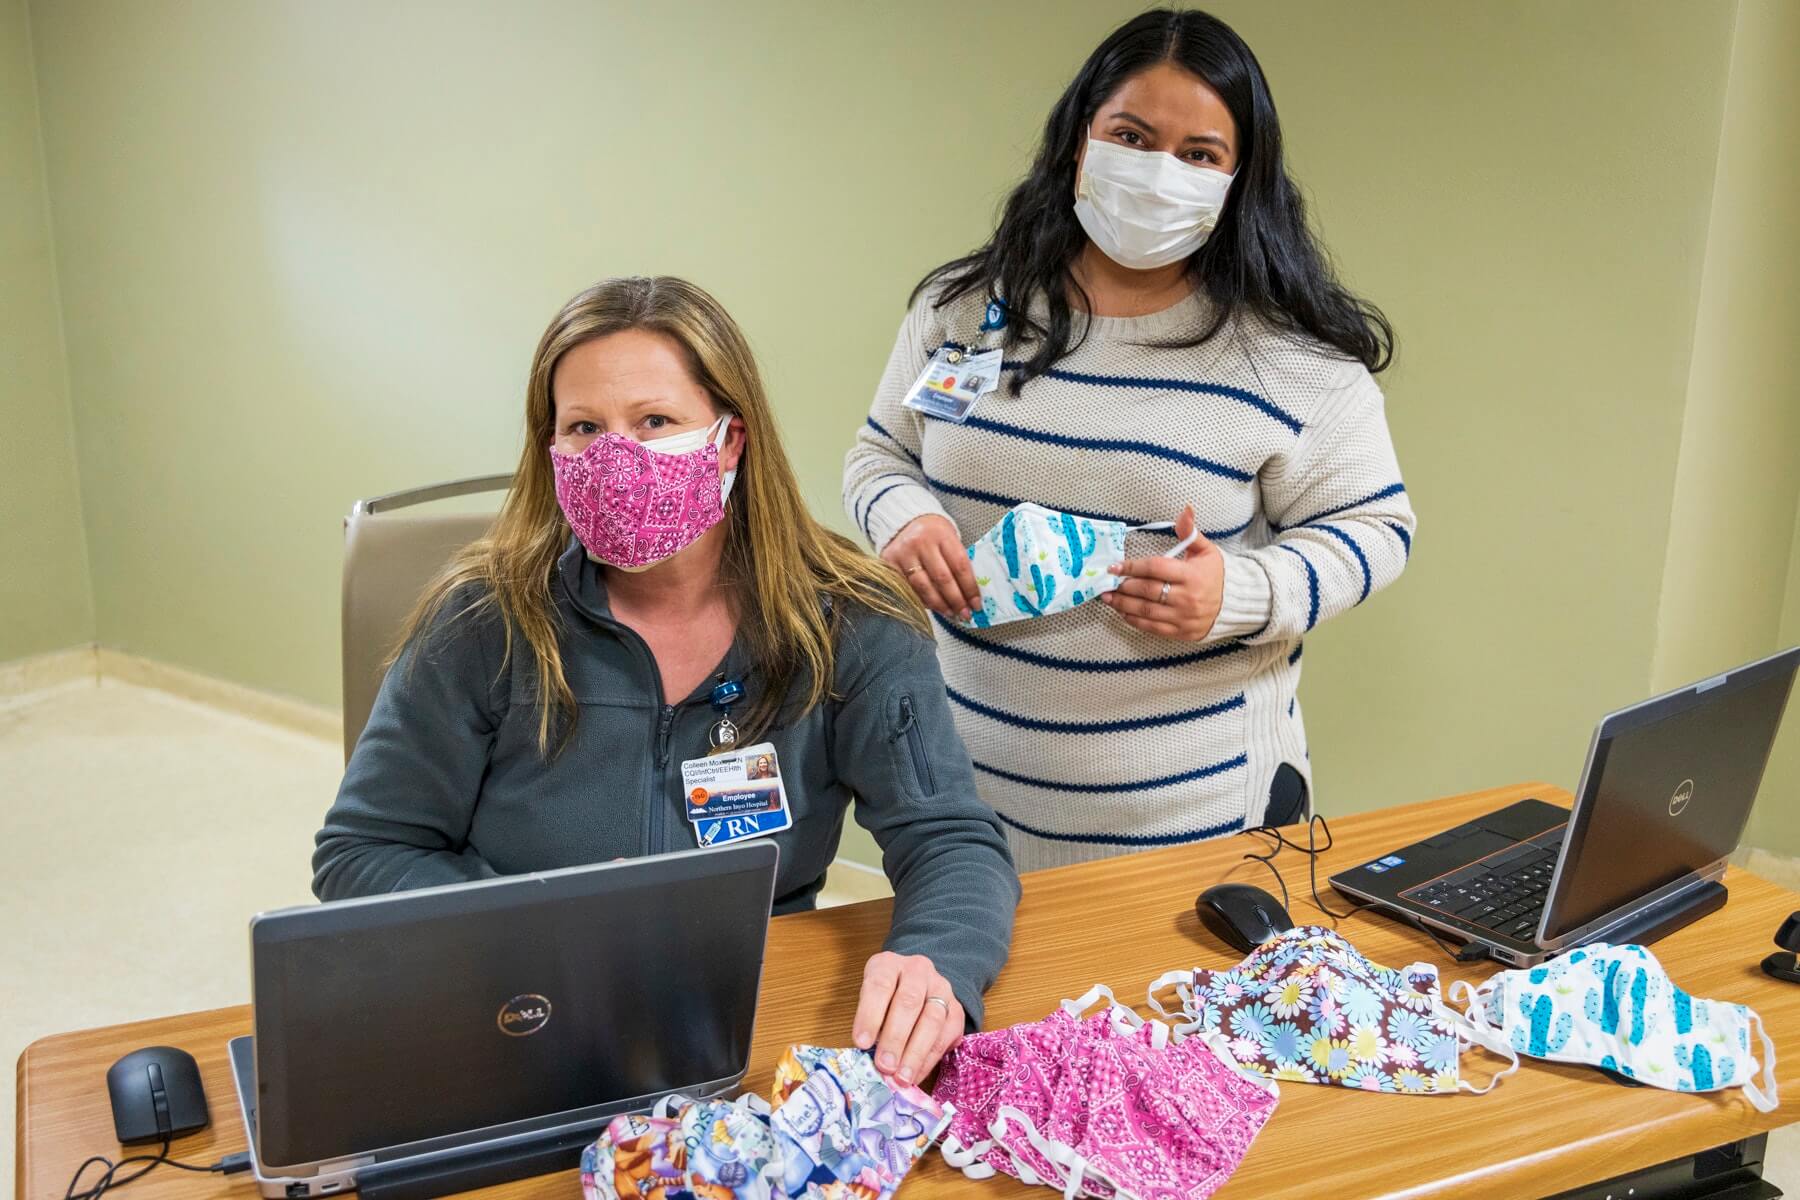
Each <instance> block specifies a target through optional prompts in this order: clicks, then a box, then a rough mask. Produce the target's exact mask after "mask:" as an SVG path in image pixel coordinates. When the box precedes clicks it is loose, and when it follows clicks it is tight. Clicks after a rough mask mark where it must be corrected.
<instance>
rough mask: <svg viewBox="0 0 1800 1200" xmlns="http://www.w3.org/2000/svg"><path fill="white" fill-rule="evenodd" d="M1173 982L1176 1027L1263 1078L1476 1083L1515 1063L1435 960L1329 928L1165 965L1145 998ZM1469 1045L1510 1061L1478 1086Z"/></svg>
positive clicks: (1470, 1088) (1364, 1085)
mask: <svg viewBox="0 0 1800 1200" xmlns="http://www.w3.org/2000/svg"><path fill="white" fill-rule="evenodd" d="M1170 987H1173V988H1174V989H1175V992H1176V995H1177V996H1179V997H1180V1012H1181V1014H1182V1015H1185V1017H1186V1021H1185V1022H1184V1023H1181V1024H1178V1025H1176V1026H1175V1035H1176V1036H1177V1037H1184V1036H1188V1035H1191V1034H1195V1033H1200V1034H1206V1035H1209V1036H1217V1037H1222V1038H1224V1039H1225V1044H1226V1045H1227V1046H1228V1047H1229V1048H1230V1050H1231V1054H1232V1057H1234V1058H1236V1059H1237V1061H1238V1062H1239V1063H1241V1064H1243V1065H1244V1067H1245V1068H1246V1069H1247V1070H1251V1071H1254V1072H1256V1073H1257V1074H1259V1075H1262V1076H1265V1077H1267V1078H1270V1079H1280V1080H1289V1079H1291V1080H1294V1081H1296V1082H1299V1083H1325V1084H1337V1085H1339V1086H1341V1087H1348V1088H1357V1089H1359V1090H1361V1091H1365V1092H1393V1093H1438V1094H1449V1095H1454V1094H1455V1093H1457V1092H1458V1091H1466V1092H1473V1093H1476V1094H1477V1095H1479V1094H1481V1093H1483V1092H1486V1091H1488V1090H1489V1089H1490V1088H1492V1087H1493V1086H1494V1085H1495V1084H1496V1083H1498V1082H1500V1080H1501V1079H1502V1078H1503V1077H1505V1076H1507V1075H1510V1074H1511V1073H1512V1072H1514V1071H1516V1070H1518V1068H1519V1056H1518V1054H1517V1053H1516V1052H1515V1051H1514V1050H1513V1048H1512V1047H1511V1046H1510V1045H1509V1044H1508V1043H1507V1042H1506V1040H1505V1038H1503V1037H1502V1036H1500V1035H1499V1034H1497V1033H1495V1032H1493V1031H1492V1030H1489V1029H1485V1028H1483V1027H1481V1026H1480V1025H1478V1024H1476V1023H1475V1022H1472V1021H1470V1020H1469V1019H1468V1018H1467V1017H1466V1016H1464V1015H1463V1014H1462V1013H1459V1012H1457V1011H1456V1010H1454V1009H1452V1008H1450V1007H1449V1006H1448V1005H1446V1004H1445V1003H1444V1001H1443V998H1442V996H1441V995H1440V994H1439V989H1438V973H1437V968H1436V967H1434V966H1432V965H1431V964H1430V963H1414V964H1412V965H1411V966H1409V967H1404V968H1402V969H1400V970H1394V969H1392V968H1390V967H1383V966H1378V965H1377V964H1375V963H1372V962H1370V961H1369V960H1368V959H1367V958H1365V957H1363V955H1362V953H1361V952H1360V951H1359V950H1357V948H1356V947H1355V946H1352V945H1351V944H1350V943H1349V942H1348V941H1347V940H1345V939H1344V937H1343V936H1342V935H1341V934H1339V933H1337V932H1336V931H1335V930H1331V929H1325V928H1323V927H1320V926H1316V925H1308V926H1301V927H1299V928H1296V929H1289V930H1287V931H1285V932H1283V933H1279V934H1276V935H1275V936H1274V937H1271V938H1269V939H1268V940H1267V941H1265V942H1264V943H1263V944H1262V945H1260V946H1258V947H1257V948H1256V949H1255V950H1252V951H1251V952H1250V954H1249V956H1248V957H1246V958H1245V959H1244V961H1243V962H1241V963H1239V964H1238V965H1237V966H1235V967H1232V968H1231V969H1229V970H1224V971H1210V970H1206V969H1204V968H1195V969H1194V970H1192V971H1172V972H1170V973H1169V974H1167V975H1164V976H1163V977H1162V978H1160V979H1158V980H1157V981H1156V982H1155V983H1153V984H1151V985H1150V995H1149V1003H1150V1006H1151V1007H1152V1008H1154V1009H1155V1010H1156V1011H1157V1012H1159V1013H1163V1012H1164V1008H1163V1004H1162V1000H1161V999H1159V994H1160V993H1163V992H1165V991H1167V990H1168V989H1169V988H1170ZM1165 1015H1167V1014H1166V1013H1165ZM1472 1045H1479V1046H1482V1047H1484V1048H1486V1049H1488V1050H1490V1051H1492V1052H1493V1053H1495V1054H1498V1055H1500V1056H1501V1057H1503V1058H1505V1059H1506V1060H1507V1061H1508V1062H1509V1063H1511V1065H1510V1066H1508V1067H1507V1068H1506V1069H1505V1070H1504V1071H1501V1072H1499V1073H1498V1074H1496V1075H1495V1076H1494V1077H1493V1078H1491V1079H1490V1080H1488V1082H1487V1083H1486V1084H1485V1085H1484V1086H1482V1087H1479V1088H1478V1087H1475V1086H1474V1085H1473V1084H1471V1083H1470V1082H1469V1081H1468V1080H1466V1079H1464V1078H1463V1077H1462V1074H1461V1061H1462V1056H1463V1053H1464V1051H1465V1050H1467V1049H1468V1048H1469V1047H1470V1046H1472Z"/></svg>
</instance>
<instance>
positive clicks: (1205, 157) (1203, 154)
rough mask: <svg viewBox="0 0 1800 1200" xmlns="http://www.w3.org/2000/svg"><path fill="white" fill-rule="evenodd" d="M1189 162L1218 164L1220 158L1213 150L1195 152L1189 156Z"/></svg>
mask: <svg viewBox="0 0 1800 1200" xmlns="http://www.w3.org/2000/svg"><path fill="white" fill-rule="evenodd" d="M1188 160H1189V161H1190V162H1197V163H1216V162H1218V161H1219V159H1218V156H1217V155H1215V154H1214V153H1213V152H1212V151H1211V150H1195V151H1193V152H1191V153H1190V154H1189V155H1188Z"/></svg>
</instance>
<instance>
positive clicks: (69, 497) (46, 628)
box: [0, 0, 94, 662]
mask: <svg viewBox="0 0 1800 1200" xmlns="http://www.w3.org/2000/svg"><path fill="white" fill-rule="evenodd" d="M93 640H94V608H93V597H92V594H91V592H90V591H89V587H88V567H87V544H86V542H85V540H84V539H83V536H82V529H81V494H80V490H79V487H78V485H77V483H76V472H75V445H74V435H73V432H72V430H71V427H70V421H69V395H68V377H67V374H66V371H65V366H64V358H63V346H62V324H61V319H60V316H59V314H58V311H57V297H56V272H55V266H54V260H53V255H52V253H51V242H50V211H49V207H48V205H47V203H46V196H45V193H44V165H43V146H42V145H41V143H40V141H39V137H38V117H37V89H36V86H35V83H34V80H33V77H32V66H31V32H30V18H29V14H28V12H27V11H26V7H25V3H24V0H0V662H5V661H6V660H8V659H14V658H24V657H27V656H29V655H33V654H42V653H44V652H46V651H51V650H61V649H66V648H68V647H70V646H75V645H78V644H81V643H84V642H92V641H93Z"/></svg>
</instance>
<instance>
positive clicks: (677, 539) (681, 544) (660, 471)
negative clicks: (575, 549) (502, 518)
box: [550, 433, 725, 567]
mask: <svg viewBox="0 0 1800 1200" xmlns="http://www.w3.org/2000/svg"><path fill="white" fill-rule="evenodd" d="M550 465H551V468H552V469H553V470H554V471H555V473H556V502H557V503H558V504H560V505H561V506H562V510H563V516H565V517H567V518H568V519H569V527H570V528H571V529H573V530H574V531H575V536H576V537H577V538H579V539H581V544H582V545H583V546H585V547H587V552H588V553H589V554H591V555H593V556H594V557H595V558H597V559H599V560H600V561H601V562H603V563H609V564H611V565H612V566H615V567H646V566H649V565H650V564H652V563H657V562H661V561H662V560H663V559H665V558H668V557H669V556H670V555H672V554H675V553H676V552H677V551H680V550H683V549H685V548H686V547H687V546H688V545H689V544H691V543H692V542H693V541H694V539H695V538H698V537H699V536H700V535H701V534H703V533H705V532H706V531H707V530H709V529H711V528H712V527H713V526H714V525H717V524H718V523H719V521H720V519H721V518H722V517H724V515H725V505H724V500H723V499H722V497H721V494H720V485H719V448H718V447H717V446H715V445H713V444H712V442H711V441H710V440H709V441H708V442H707V444H706V445H704V446H702V447H701V448H700V449H698V450H692V451H689V452H688V453H686V454H664V453H659V452H657V451H655V450H651V449H649V448H648V447H647V446H645V445H644V444H643V443H641V442H636V441H633V440H632V439H630V438H628V437H625V436H623V435H621V434H617V433H603V434H601V435H600V436H599V437H597V438H595V439H594V440H593V441H591V442H589V443H588V444H587V446H586V447H585V448H584V449H583V450H582V451H581V453H580V454H561V453H558V452H557V451H556V449H555V448H552V449H551V451H550Z"/></svg>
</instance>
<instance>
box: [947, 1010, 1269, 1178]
mask: <svg viewBox="0 0 1800 1200" xmlns="http://www.w3.org/2000/svg"><path fill="white" fill-rule="evenodd" d="M1101 999H1104V1000H1105V1001H1106V1003H1105V1005H1104V1007H1102V1008H1101V1009H1100V1010H1099V1011H1096V1012H1094V1013H1092V1014H1089V1015H1085V1016H1084V1015H1083V1013H1084V1012H1085V1010H1086V1009H1087V1008H1089V1007H1090V1006H1091V1005H1093V1004H1094V1002H1095V1001H1097V1000H1101ZM933 1094H934V1095H935V1096H936V1098H937V1099H938V1100H940V1101H941V1102H943V1103H944V1104H945V1107H946V1108H949V1109H952V1110H953V1113H952V1117H951V1123H950V1128H949V1130H948V1131H947V1132H946V1134H945V1139H944V1146H943V1155H944V1160H945V1162H947V1163H949V1164H950V1165H951V1166H954V1167H958V1168H960V1169H961V1170H962V1172H963V1173H964V1174H965V1175H967V1176H969V1177H971V1178H975V1179H984V1178H988V1177H990V1176H992V1175H994V1174H995V1173H1003V1174H1007V1175H1012V1176H1014V1177H1015V1178H1017V1179H1019V1180H1020V1181H1021V1182H1024V1183H1028V1184H1044V1185H1047V1186H1051V1187H1055V1188H1058V1189H1060V1190H1061V1191H1062V1193H1063V1194H1064V1195H1065V1196H1068V1197H1074V1196H1077V1195H1082V1196H1093V1197H1099V1198H1101V1200H1151V1198H1155V1200H1163V1198H1165V1197H1182V1198H1183V1200H1203V1198H1204V1197H1207V1196H1210V1195H1211V1194H1212V1193H1213V1192H1215V1191H1217V1190H1218V1189H1219V1188H1220V1187H1221V1186H1223V1184H1224V1183H1225V1181H1226V1180H1227V1179H1229V1178H1230V1177H1231V1175H1232V1173H1233V1172H1234V1171H1235V1170H1236V1169H1237V1167H1238V1165H1239V1164H1240V1163H1241V1162H1242V1161H1243V1159H1244V1156H1245V1155H1246V1154H1247V1153H1248V1152H1249V1149H1250V1144H1251V1142H1252V1141H1253V1140H1254V1139H1255V1138H1256V1135H1257V1133H1258V1132H1260V1131H1261V1129H1262V1127H1263V1126H1264V1125H1265V1124H1266V1123H1267V1122H1268V1119H1269V1116H1270V1115H1271V1114H1272V1113H1273V1112H1274V1110H1275V1105H1276V1102H1277V1100H1278V1098H1279V1093H1278V1092H1277V1090H1276V1087H1275V1085H1274V1084H1273V1083H1269V1082H1266V1081H1263V1080H1259V1079H1253V1078H1251V1077H1250V1076H1248V1075H1246V1074H1244V1073H1243V1072H1242V1071H1241V1070H1239V1068H1238V1065H1237V1063H1235V1062H1234V1061H1233V1060H1232V1058H1231V1056H1230V1054H1229V1053H1228V1052H1226V1051H1225V1049H1224V1048H1223V1045H1222V1044H1220V1043H1219V1042H1218V1041H1217V1040H1216V1039H1205V1038H1193V1039H1190V1040H1188V1041H1186V1042H1184V1043H1180V1044H1177V1043H1175V1042H1174V1041H1173V1040H1172V1039H1171V1037H1170V1032H1169V1029H1168V1027H1167V1026H1166V1025H1164V1024H1162V1023H1161V1022H1159V1021H1145V1020H1144V1019H1143V1018H1142V1017H1139V1016H1138V1015H1137V1014H1136V1013H1133V1012H1132V1011H1131V1010H1130V1009H1127V1008H1125V1007H1123V1006H1122V1005H1119V1004H1117V1003H1115V1002H1114V1001H1113V998H1112V993H1111V992H1110V991H1108V990H1106V989H1105V988H1103V987H1097V988H1095V989H1093V990H1092V991H1090V992H1089V993H1088V994H1087V995H1086V996H1084V997H1082V998H1081V999H1080V1000H1066V1001H1064V1002H1063V1003H1062V1005H1061V1006H1059V1008H1058V1009H1057V1010H1056V1011H1055V1012H1053V1013H1051V1014H1050V1016H1048V1017H1046V1018H1045V1019H1044V1020H1042V1021H1037V1022H1031V1023H1027V1024H1022V1025H1015V1026H1012V1027H1010V1028H1007V1029H1000V1030H994V1031H990V1032H987V1033H977V1034H971V1035H970V1036H969V1037H966V1038H964V1039H963V1040H962V1042H961V1043H959V1044H958V1045H957V1046H956V1047H955V1048H954V1049H952V1050H951V1052H950V1053H949V1054H948V1055H946V1056H945V1059H944V1063H943V1066H942V1067H941V1068H940V1071H939V1075H938V1084H937V1088H936V1090H935V1091H934V1093H933Z"/></svg>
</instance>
